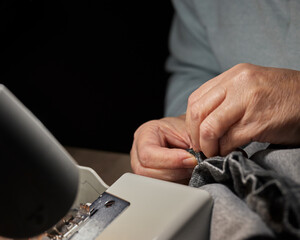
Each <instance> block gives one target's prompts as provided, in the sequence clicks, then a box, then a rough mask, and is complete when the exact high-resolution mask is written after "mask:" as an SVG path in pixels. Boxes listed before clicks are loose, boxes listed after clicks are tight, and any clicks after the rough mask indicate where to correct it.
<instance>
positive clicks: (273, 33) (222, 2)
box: [165, 0, 300, 116]
mask: <svg viewBox="0 0 300 240" xmlns="http://www.w3.org/2000/svg"><path fill="white" fill-rule="evenodd" d="M173 5H174V8H175V16H174V20H173V25H172V29H171V34H170V57H169V59H168V61H167V65H166V68H167V70H168V71H170V72H171V73H172V76H171V78H170V79H169V82H168V88H167V94H166V102H165V115H166V116H177V115H180V114H182V113H184V112H185V110H186V104H187V99H188V96H189V95H190V94H191V93H192V92H193V91H194V90H196V89H197V88H198V87H199V86H200V85H201V84H203V83H204V82H206V81H207V80H209V79H211V78H213V77H215V76H216V75H218V74H220V73H222V72H224V71H225V70H227V69H229V68H231V67H233V66H234V65H236V64H238V63H243V62H247V63H252V64H257V65H262V66H269V67H280V68H289V69H295V70H300V1H299V0H173Z"/></svg>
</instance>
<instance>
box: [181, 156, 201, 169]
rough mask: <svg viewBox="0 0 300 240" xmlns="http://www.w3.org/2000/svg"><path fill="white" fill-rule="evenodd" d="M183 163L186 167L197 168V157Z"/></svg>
mask: <svg viewBox="0 0 300 240" xmlns="http://www.w3.org/2000/svg"><path fill="white" fill-rule="evenodd" d="M182 163H183V165H184V166H186V167H195V166H196V165H197V164H198V162H197V160H196V158H195V157H190V158H186V159H183V161H182Z"/></svg>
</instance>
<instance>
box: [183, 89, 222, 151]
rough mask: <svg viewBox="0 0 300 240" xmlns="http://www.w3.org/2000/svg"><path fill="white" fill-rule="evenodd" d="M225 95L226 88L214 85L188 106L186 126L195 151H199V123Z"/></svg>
mask: <svg viewBox="0 0 300 240" xmlns="http://www.w3.org/2000/svg"><path fill="white" fill-rule="evenodd" d="M225 97H226V89H225V88H223V87H216V88H213V89H211V90H210V91H208V92H207V93H206V94H204V95H203V96H202V98H200V99H199V101H197V102H195V103H194V104H193V105H189V106H188V109H187V114H186V126H187V132H188V134H189V137H190V141H191V144H192V148H193V149H194V150H195V151H200V145H201V144H200V125H201V123H202V121H203V120H204V119H205V118H206V117H207V116H208V115H209V114H210V113H211V112H212V111H213V110H214V109H216V108H217V107H218V106H219V105H220V104H221V103H222V102H223V101H224V99H225Z"/></svg>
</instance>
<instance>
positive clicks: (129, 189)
mask: <svg viewBox="0 0 300 240" xmlns="http://www.w3.org/2000/svg"><path fill="white" fill-rule="evenodd" d="M0 156H1V157H0V161H1V174H0V187H1V197H0V204H1V218H0V236H3V237H8V238H29V237H33V236H38V235H40V237H39V238H38V239H43V240H56V239H62V240H67V239H72V240H102V239H104V240H105V239H130V240H134V239H138V240H140V239H156V240H158V239H208V237H209V226H210V215H211V209H212V200H211V198H210V196H209V194H208V193H207V192H205V191H202V190H200V189H196V188H191V187H188V186H184V185H180V184H176V183H171V182H166V181H161V180H157V179H152V178H148V177H143V176H139V175H135V174H131V173H126V174H124V175H123V176H122V177H120V178H119V179H118V180H117V181H116V182H115V183H114V184H112V185H111V186H107V185H106V184H105V182H104V181H103V180H102V179H101V178H100V177H99V176H98V175H97V174H96V172H95V171H93V170H92V169H91V168H87V167H82V166H78V165H77V164H76V162H75V161H74V160H73V159H72V157H71V156H70V155H69V154H68V153H67V152H66V151H65V149H64V148H63V147H62V146H61V145H60V144H59V143H58V142H57V140H56V139H55V138H54V137H53V136H52V135H51V134H50V133H49V132H48V131H47V129H46V128H45V127H44V126H43V124H42V123H41V122H40V121H39V120H38V119H37V118H35V117H34V116H33V114H32V113H31V112H30V111H29V110H28V109H26V107H25V106H24V105H23V104H22V103H21V102H20V101H19V100H18V99H17V98H16V97H15V96H13V94H12V93H11V92H10V91H9V90H8V89H7V88H6V87H5V86H3V85H0Z"/></svg>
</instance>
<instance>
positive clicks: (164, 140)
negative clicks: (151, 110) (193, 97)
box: [130, 116, 197, 182]
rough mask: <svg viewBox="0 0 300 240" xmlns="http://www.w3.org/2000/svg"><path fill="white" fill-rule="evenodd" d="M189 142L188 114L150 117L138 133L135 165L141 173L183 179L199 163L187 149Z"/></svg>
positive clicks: (134, 167)
mask: <svg viewBox="0 0 300 240" xmlns="http://www.w3.org/2000/svg"><path fill="white" fill-rule="evenodd" d="M189 146H190V142H189V137H188V134H187V132H186V129H185V116H180V117H169V118H163V119H160V120H153V121H149V122H147V123H145V124H143V125H142V126H140V127H139V128H138V129H137V130H136V132H135V134H134V141H133V145H132V149H131V152H130V155H131V167H132V169H133V171H134V172H135V173H137V174H140V175H144V176H148V177H154V178H158V179H163V180H168V181H175V182H182V181H184V179H188V178H190V176H191V173H192V169H193V167H194V166H196V164H197V161H196V159H195V157H194V156H193V155H191V154H190V153H188V152H187V151H186V150H185V149H188V148H189Z"/></svg>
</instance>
